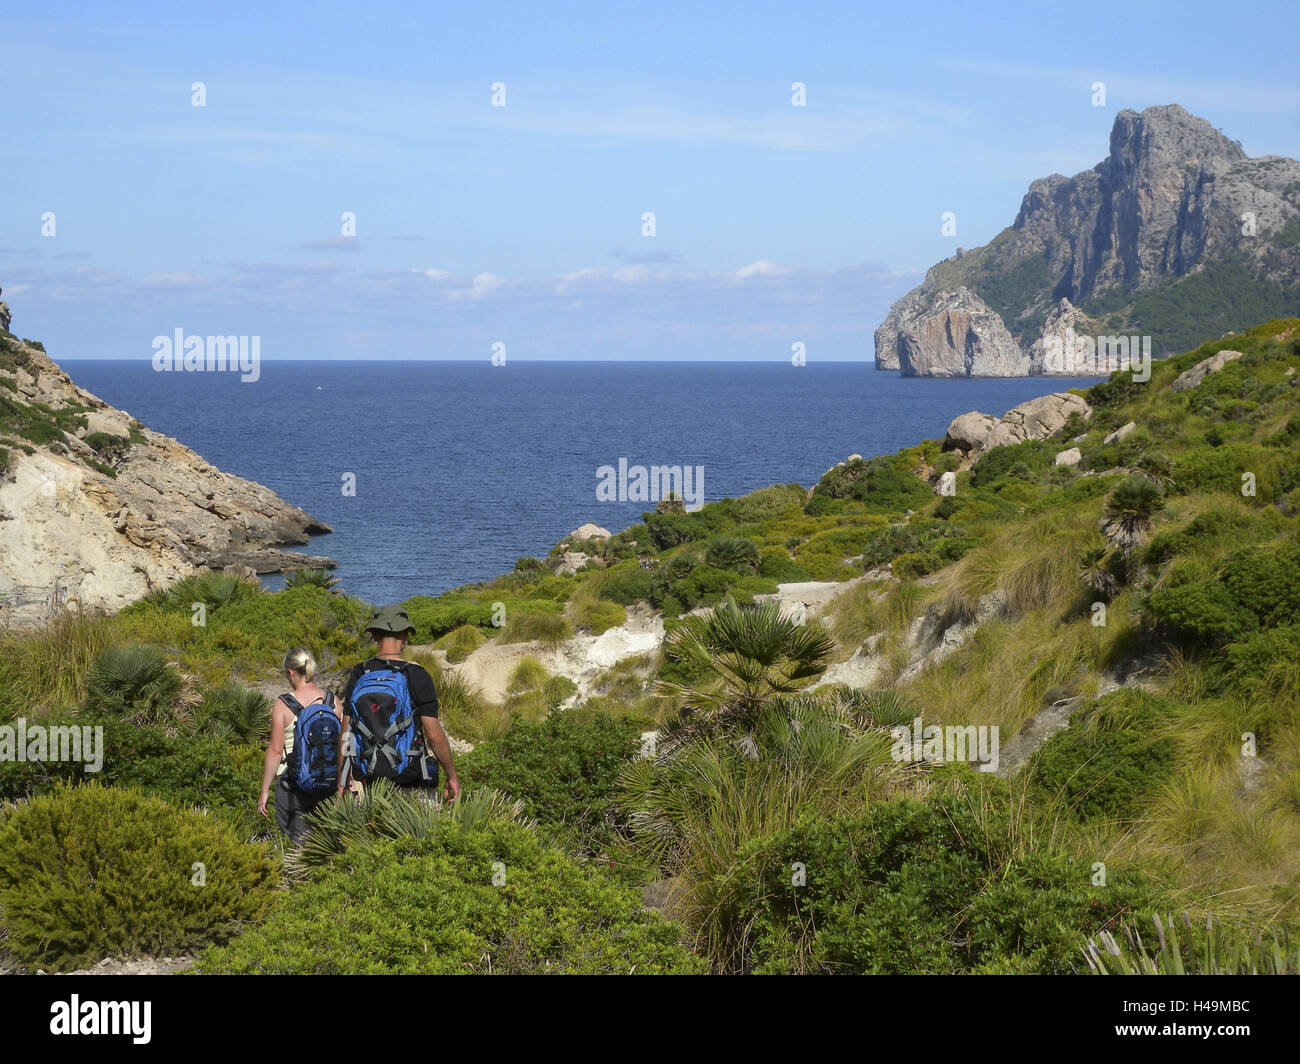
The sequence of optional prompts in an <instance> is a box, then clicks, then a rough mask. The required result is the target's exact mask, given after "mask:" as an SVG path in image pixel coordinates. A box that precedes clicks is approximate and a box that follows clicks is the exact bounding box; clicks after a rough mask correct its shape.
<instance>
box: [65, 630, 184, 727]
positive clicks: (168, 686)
mask: <svg viewBox="0 0 1300 1064" xmlns="http://www.w3.org/2000/svg"><path fill="white" fill-rule="evenodd" d="M183 686H184V681H183V680H182V679H181V674H180V673H179V672H177V671H176V668H175V667H174V666H173V665H172V664H171V662H169V661H168V660H167V656H166V655H165V654H164V653H163V652H162V651H161V650H159V649H158V648H157V647H151V646H142V645H139V644H128V645H126V646H120V647H110V648H109V649H108V650H105V651H104V652H103V653H102V654H100V656H99V657H98V658H96V659H95V663H94V664H93V665H92V666H91V667H90V675H89V676H87V678H86V707H87V710H88V711H89V712H90V713H92V714H94V715H96V716H108V717H115V718H118V719H121V720H131V721H133V722H135V723H136V724H174V723H175V722H176V720H177V717H178V702H179V699H180V696H181V693H182V689H183Z"/></svg>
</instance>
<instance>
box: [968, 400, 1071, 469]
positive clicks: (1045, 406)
mask: <svg viewBox="0 0 1300 1064" xmlns="http://www.w3.org/2000/svg"><path fill="white" fill-rule="evenodd" d="M1076 413H1077V414H1079V415H1080V416H1082V417H1084V418H1088V417H1091V416H1092V407H1090V406H1089V405H1088V403H1087V401H1086V400H1085V399H1084V398H1083V397H1082V396H1079V395H1075V394H1074V393H1072V392H1053V393H1052V394H1051V395H1043V396H1039V397H1038V398H1037V399H1030V400H1028V401H1027V402H1023V403H1021V404H1020V405H1019V406H1013V407H1012V408H1011V409H1010V410H1008V411H1007V412H1006V414H1004V415H1003V416H1002V417H1000V418H996V417H991V416H990V415H988V414H981V413H979V412H978V411H971V412H970V413H968V414H961V415H959V416H958V417H956V418H954V419H953V421H952V424H950V425H949V426H948V435H947V439H946V441H945V446H946V447H948V448H955V449H956V450H960V451H965V452H968V453H969V452H971V451H973V452H975V454H976V456H977V457H978V456H979V455H983V454H986V453H987V452H988V451H991V450H992V449H993V448H994V447H1005V446H1006V445H1007V444H1012V443H1023V442H1024V441H1025V440H1045V439H1047V438H1048V437H1049V436H1055V435H1056V434H1057V433H1058V432H1060V431H1061V430H1062V429H1063V428H1065V426H1066V425H1067V424H1069V421H1070V417H1071V416H1072V415H1073V414H1076Z"/></svg>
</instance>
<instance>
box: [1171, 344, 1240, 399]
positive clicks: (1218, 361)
mask: <svg viewBox="0 0 1300 1064" xmlns="http://www.w3.org/2000/svg"><path fill="white" fill-rule="evenodd" d="M1240 357H1241V352H1240V351H1220V352H1219V353H1218V354H1216V355H1211V356H1210V357H1209V358H1203V359H1201V361H1200V362H1198V363H1196V365H1194V366H1193V367H1192V368H1191V369H1189V370H1185V371H1184V372H1182V373H1180V374H1178V376H1177V377H1175V378H1174V380H1173V383H1172V384H1170V385H1169V390H1170V391H1171V392H1186V391H1190V390H1191V389H1192V388H1195V387H1196V386H1197V385H1198V384H1200V383H1201V381H1203V380H1205V378H1206V377H1208V376H1209V375H1210V374H1211V373H1218V372H1219V370H1221V369H1223V367H1224V366H1226V365H1227V364H1228V363H1229V362H1236V361H1237V359H1239V358H1240Z"/></svg>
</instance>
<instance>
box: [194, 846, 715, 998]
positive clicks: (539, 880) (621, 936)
mask: <svg viewBox="0 0 1300 1064" xmlns="http://www.w3.org/2000/svg"><path fill="white" fill-rule="evenodd" d="M494 877H495V879H496V882H495V883H494ZM502 877H504V878H502ZM361 898H364V899H365V904H347V903H346V900H347V899H361ZM701 968H702V964H701V962H700V961H699V960H698V959H697V958H695V957H693V956H692V955H691V954H690V953H688V952H687V951H686V950H685V949H684V948H683V947H682V946H681V945H680V942H679V931H678V929H677V927H676V926H675V925H673V924H670V923H668V922H667V921H665V920H663V919H661V918H660V917H659V916H658V915H657V914H655V913H650V912H648V911H646V909H645V907H644V906H643V905H642V902H641V897H640V894H639V893H638V892H637V891H635V890H631V889H627V888H623V887H620V886H617V885H616V884H614V883H612V882H611V881H610V880H609V879H608V878H607V877H606V876H605V875H604V874H603V873H601V872H599V871H598V870H596V869H594V868H592V867H591V866H589V865H585V864H582V863H579V862H576V861H573V860H571V859H570V858H568V857H566V856H565V855H564V854H563V853H561V852H560V851H559V850H556V849H554V848H551V847H549V846H546V845H544V844H543V843H542V842H540V841H539V840H538V839H537V838H536V837H535V836H534V835H533V834H532V833H531V832H530V831H528V830H527V829H526V828H524V827H520V826H518V825H514V824H503V823H498V824H492V825H490V826H487V827H485V828H483V829H482V830H478V831H472V832H469V833H466V834H461V833H460V832H447V831H443V832H439V833H437V834H436V835H434V836H432V837H429V838H425V839H421V840H418V841H417V840H411V839H400V840H393V841H383V842H377V843H375V844H373V845H371V846H367V847H365V848H363V849H360V850H359V851H350V852H349V854H348V859H347V861H346V862H340V863H339V864H338V866H337V867H331V868H329V869H327V870H324V871H322V872H319V873H317V874H316V875H315V876H314V877H313V879H312V880H311V881H310V882H308V883H305V884H303V885H302V886H300V887H299V888H298V889H297V890H296V891H295V892H294V894H293V895H292V897H284V898H283V900H282V902H281V904H280V905H278V906H277V907H276V909H275V910H274V912H273V913H272V914H271V916H270V918H269V919H268V920H267V921H266V922H265V923H264V924H263V925H262V926H260V927H258V928H256V929H254V930H251V931H249V932H247V933H245V934H244V935H242V936H241V937H240V938H238V939H236V940H235V941H234V942H232V943H231V944H230V945H229V946H226V947H223V948H213V949H210V950H208V951H207V952H206V953H205V954H204V955H203V957H202V958H201V959H200V963H199V970H200V971H202V972H212V973H215V972H233V973H237V974H252V973H286V974H288V973H292V974H380V973H386V974H415V973H421V974H452V973H491V972H496V973H498V974H519V975H523V974H534V973H557V974H558V973H574V974H579V973H581V974H617V973H630V972H633V971H635V972H638V973H642V974H654V973H688V972H699V971H700V970H701Z"/></svg>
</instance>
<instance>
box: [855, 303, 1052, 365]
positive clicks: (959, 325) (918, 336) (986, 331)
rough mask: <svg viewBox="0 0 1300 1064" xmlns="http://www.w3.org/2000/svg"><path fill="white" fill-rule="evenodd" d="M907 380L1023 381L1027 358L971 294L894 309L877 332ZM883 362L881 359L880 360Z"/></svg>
mask: <svg viewBox="0 0 1300 1064" xmlns="http://www.w3.org/2000/svg"><path fill="white" fill-rule="evenodd" d="M882 347H887V348H890V349H892V352H893V355H894V356H895V357H896V360H897V365H898V370H899V372H900V373H902V375H903V376H905V377H1023V376H1024V375H1025V374H1026V373H1028V372H1029V358H1028V356H1027V355H1026V354H1025V353H1024V352H1022V351H1021V350H1020V347H1019V345H1018V344H1017V343H1016V341H1015V340H1014V339H1013V338H1012V336H1011V334H1010V333H1009V332H1007V328H1006V326H1005V325H1004V324H1003V323H1002V319H1001V318H1000V317H999V316H998V315H997V314H996V313H995V312H994V311H992V310H991V309H989V307H988V306H987V304H985V302H984V301H983V300H982V299H980V297H979V296H977V295H976V294H975V293H974V292H972V291H971V290H970V289H969V288H955V289H952V290H950V291H949V290H945V291H940V292H936V293H934V295H933V296H932V297H930V298H928V299H925V300H918V301H916V302H913V303H908V304H901V305H900V304H895V305H894V307H893V309H891V310H890V316H889V317H888V318H886V319H885V323H884V324H883V325H881V327H880V328H879V329H877V330H876V350H877V352H879V351H880V350H881V348H882ZM877 357H879V356H877Z"/></svg>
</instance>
